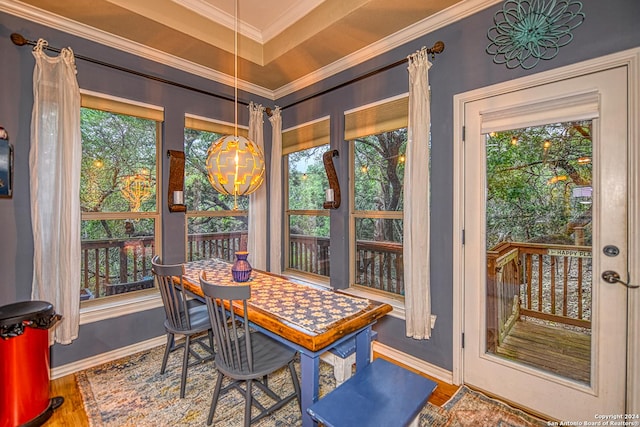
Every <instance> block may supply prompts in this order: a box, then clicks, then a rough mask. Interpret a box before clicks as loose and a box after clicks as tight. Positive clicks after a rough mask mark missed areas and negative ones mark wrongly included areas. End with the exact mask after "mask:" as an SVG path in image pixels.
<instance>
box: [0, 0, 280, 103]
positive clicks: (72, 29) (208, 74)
mask: <svg viewBox="0 0 640 427" xmlns="http://www.w3.org/2000/svg"><path fill="white" fill-rule="evenodd" d="M0 11H2V12H6V13H9V14H11V15H14V16H17V17H19V18H23V19H26V20H28V21H31V22H35V23H36V24H41V25H44V26H47V27H50V28H54V29H56V30H60V31H63V32H65V33H68V34H71V35H74V36H78V37H82V38H84V39H87V40H90V41H92V42H96V43H100V44H103V45H105V46H109V47H112V48H114V49H118V50H121V51H123V52H126V53H131V54H134V55H137V56H139V57H141V58H144V59H148V60H151V61H154V62H158V63H160V64H163V65H168V66H170V67H172V68H175V69H178V70H180V71H184V72H187V73H190V74H193V75H196V76H200V77H203V78H205V79H208V80H213V81H216V82H219V83H222V84H225V85H227V86H231V87H233V86H234V84H235V80H234V77H233V76H230V75H228V74H224V73H221V72H218V71H215V70H212V69H211V68H208V67H205V66H202V65H199V64H196V63H194V62H190V61H187V60H185V59H184V58H178V57H176V56H173V55H169V54H167V53H165V52H161V51H159V50H157V49H153V48H150V47H148V46H145V45H142V44H140V43H136V42H133V41H131V40H128V39H125V38H123V37H120V36H116V35H113V34H110V33H107V32H105V31H101V30H97V29H96V28H93V27H89V26H88V25H84V24H81V23H78V22H76V21H72V20H70V19H67V18H65V17H62V16H60V15H56V14H53V13H51V12H48V11H44V10H42V9H39V8H36V7H33V6H31V5H27V4H25V3H22V2H19V1H11V0H0ZM56 47H57V46H56ZM238 89H240V90H243V91H246V92H249V93H252V94H254V95H258V96H262V97H264V98H268V99H274V98H273V91H272V90H269V89H266V88H263V87H261V86H258V85H255V84H252V83H249V82H246V81H244V80H238Z"/></svg>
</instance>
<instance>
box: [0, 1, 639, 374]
mask: <svg viewBox="0 0 640 427" xmlns="http://www.w3.org/2000/svg"><path fill="white" fill-rule="evenodd" d="M583 5H584V12H585V14H586V19H585V21H584V23H583V24H582V25H581V26H580V27H578V28H577V29H576V30H574V32H573V33H574V36H575V38H574V40H573V41H572V42H571V43H570V44H569V45H567V46H565V47H563V48H561V49H560V53H559V55H558V56H557V57H556V58H554V59H553V60H550V61H541V62H540V63H539V64H538V65H537V66H536V67H535V68H534V69H533V70H530V71H524V70H522V69H515V70H508V69H506V67H505V66H504V65H496V64H494V63H493V62H492V58H491V56H489V55H488V54H486V53H485V48H486V46H487V44H488V40H487V38H486V32H487V30H488V28H489V27H490V26H492V25H493V14H494V13H495V11H497V10H498V9H499V8H500V7H501V6H500V5H496V6H492V7H490V8H489V9H487V10H484V11H481V12H479V13H477V14H476V15H474V16H472V17H469V18H466V19H464V20H462V21H459V22H456V23H454V24H452V25H449V26H447V27H445V28H442V29H439V30H437V31H434V32H433V33H432V34H428V35H426V36H424V37H421V38H420V39H417V40H414V41H412V42H410V43H407V44H406V45H405V46H402V47H400V48H397V49H395V50H394V51H392V52H388V53H387V54H384V55H381V56H379V57H377V58H374V59H373V60H370V61H368V62H367V63H364V64H361V65H359V66H357V67H354V68H353V69H350V70H347V71H345V72H342V73H340V74H338V75H336V76H333V77H331V78H329V79H327V80H325V81H323V82H320V83H318V84H315V85H313V86H311V87H308V88H305V89H303V90H301V91H299V92H297V93H295V94H292V95H289V96H286V97H284V98H282V99H279V100H277V101H276V102H268V101H267V100H264V99H260V98H259V97H254V96H251V97H249V96H248V95H246V94H242V93H241V95H240V97H241V99H244V100H246V101H248V100H253V101H255V102H258V103H261V104H263V105H265V106H273V105H279V106H282V107H283V112H282V117H283V128H288V127H291V126H294V125H296V124H299V123H303V122H306V121H309V120H313V119H317V118H319V117H322V116H326V115H330V116H331V129H332V130H331V132H332V135H331V137H332V138H331V139H332V146H333V148H337V149H338V150H339V151H340V157H338V158H336V159H335V162H336V165H337V171H338V175H339V179H340V184H341V188H342V189H343V194H345V192H346V189H347V188H348V185H349V184H348V181H347V180H348V165H349V158H348V147H347V144H346V143H345V142H344V141H343V125H344V123H343V112H344V111H345V110H348V109H350V108H354V107H357V106H359V105H363V104H367V103H370V102H374V101H377V100H380V99H385V98H388V97H391V96H394V95H397V94H400V93H404V92H407V90H408V83H407V81H408V76H407V71H406V66H404V65H402V66H398V67H395V68H393V69H391V70H388V71H385V72H383V73H380V74H376V75H375V76H372V77H368V78H366V79H363V80H361V81H359V82H357V83H354V84H351V85H349V86H346V87H344V88H341V89H338V90H335V91H332V92H329V93H327V94H325V95H323V96H320V97H317V98H314V99H311V100H308V101H305V102H302V103H300V104H298V105H295V106H292V107H287V106H288V105H290V104H291V103H293V102H295V101H297V100H300V99H303V98H305V97H306V96H308V95H310V94H313V93H318V92H321V91H323V90H325V89H328V88H331V87H334V86H335V85H337V84H340V83H342V82H345V81H348V80H350V79H352V78H354V77H357V76H360V75H363V74H366V73H367V72H369V71H371V70H375V69H378V68H380V67H383V66H386V65H387V64H390V63H394V62H396V61H398V60H400V59H403V58H405V57H406V56H407V55H409V54H411V53H413V52H415V51H416V50H418V49H419V48H421V47H422V46H431V45H432V44H433V43H434V42H435V41H436V40H442V41H444V43H445V44H446V49H445V52H444V53H443V54H441V55H438V56H437V57H436V58H435V60H434V61H433V67H432V68H431V70H430V72H429V78H430V83H431V88H432V110H431V121H432V125H431V131H432V153H431V155H432V169H431V185H432V211H431V230H432V234H431V236H430V239H431V248H432V249H431V292H432V309H433V312H434V314H437V315H438V321H437V323H436V328H435V329H434V331H433V336H432V338H431V339H430V340H428V341H417V340H413V339H408V338H405V337H404V322H403V321H400V320H398V319H395V318H391V317H389V316H387V317H386V318H385V319H384V320H382V321H381V322H379V324H378V325H377V327H376V329H377V330H378V332H379V341H381V342H382V343H384V344H387V345H390V346H392V347H395V348H398V349H399V350H401V351H404V352H407V353H409V354H411V355H413V356H415V357H418V358H420V359H423V360H425V361H428V362H430V363H433V364H435V365H437V366H440V367H442V368H445V369H451V368H452V359H453V355H452V345H453V339H454V337H453V336H452V322H453V318H452V306H453V297H452V279H451V277H452V268H453V267H452V247H453V241H452V234H453V230H452V217H453V211H452V209H453V201H452V195H453V188H452V181H453V176H452V167H453V144H454V143H456V142H455V141H453V96H454V95H455V94H457V93H461V92H465V91H468V90H472V89H476V88H479V87H483V86H487V85H490V84H494V83H499V82H503V81H507V80H511V79H514V78H518V77H521V76H524V75H528V74H532V73H537V72H540V71H544V70H549V69H553V68H557V67H560V66H564V65H567V64H572V63H575V62H578V61H583V60H586V59H591V58H595V57H598V56H601V55H605V54H609V53H613V52H617V51H620V50H624V49H629V48H632V47H638V46H640V28H639V27H638V25H637V23H636V21H637V18H638V17H640V2H638V1H637V0H609V1H607V2H603V1H600V0H584V1H583ZM12 32H19V33H21V34H23V35H24V36H25V37H27V38H29V39H37V38H38V37H43V38H45V39H47V40H49V42H50V43H51V45H53V46H58V47H61V46H67V45H70V46H72V48H73V50H74V52H76V54H79V55H84V56H89V57H93V58H98V59H101V60H102V61H105V62H110V63H114V64H118V65H120V66H124V67H127V68H132V69H136V70H139V71H142V72H146V73H149V74H154V75H157V76H161V77H163V78H167V79H169V80H175V81H179V82H180V83H183V84H187V85H192V86H196V87H198V88H200V89H203V90H206V91H210V92H216V93H222V94H225V95H226V96H230V97H232V96H233V89H232V88H229V87H225V86H223V85H220V84H218V83H216V82H211V81H208V80H205V79H202V78H199V77H197V76H191V75H188V74H186V73H183V72H180V71H178V70H175V69H172V68H170V67H166V66H164V65H162V64H157V63H153V62H150V61H147V60H143V59H140V58H138V57H136V56H133V55H129V54H126V53H123V52H120V51H117V50H114V49H110V48H108V47H105V46H100V45H97V44H95V43H91V42H88V41H86V40H83V39H79V38H76V37H73V36H70V35H68V34H65V33H62V32H59V31H56V30H53V29H50V28H46V27H43V26H41V25H37V24H35V23H31V22H28V21H25V20H22V19H19V18H16V17H13V16H10V15H7V14H2V15H0V52H1V53H2V61H0V82H1V83H0V84H1V85H2V86H1V87H0V93H1V94H2V95H1V96H0V126H3V127H4V128H5V129H7V131H8V132H9V135H10V138H11V140H10V141H11V143H12V144H13V145H14V147H15V151H16V156H15V161H16V170H15V180H14V184H15V186H14V197H13V198H12V199H0V224H1V225H0V233H1V235H2V239H1V240H0V255H1V256H0V273H1V274H0V277H2V279H0V305H3V304H7V303H11V302H14V301H19V300H27V299H29V297H30V288H31V275H32V265H31V264H32V256H33V245H32V241H31V239H32V236H31V221H30V210H29V183H28V180H29V178H28V152H29V123H30V116H31V105H32V102H33V97H32V93H31V76H32V72H33V58H32V56H31V54H30V52H29V49H28V48H26V47H22V48H19V47H16V46H15V45H13V44H12V43H11V41H10V40H9V34H11V33H12ZM77 66H78V81H79V83H80V87H81V88H83V89H88V90H93V91H97V92H103V93H109V94H112V95H115V96H120V97H123V98H129V99H134V100H138V101H142V102H147V103H151V104H156V105H161V106H164V107H165V123H164V129H163V133H164V142H163V147H162V151H163V152H164V151H166V150H167V149H176V150H181V149H182V128H183V116H184V113H185V112H189V113H194V114H198V115H202V116H207V117H212V118H218V119H221V120H227V121H233V108H232V107H233V106H232V103H229V102H226V101H221V100H218V99H216V98H212V97H209V96H206V95H201V94H198V93H195V92H190V91H186V90H183V89H179V88H176V87H173V86H169V85H166V84H162V83H158V82H153V81H150V80H145V79H142V78H140V77H136V76H132V75H128V74H125V73H122V72H118V71H114V70H110V69H106V68H104V67H100V66H97V65H92V64H90V63H86V62H83V61H81V60H78V61H77ZM240 113H241V118H240V122H241V123H247V120H248V118H247V117H248V115H247V111H246V109H245V108H240ZM270 140H271V134H270V125H269V123H268V121H267V120H266V118H265V143H266V144H269V142H270ZM265 151H266V153H267V154H268V153H269V151H270V150H269V148H268V147H267V149H266V150H265ZM162 157H163V161H165V164H164V165H163V168H164V172H165V181H164V182H163V190H161V191H162V194H166V191H165V189H166V185H167V183H166V172H167V164H166V160H164V159H166V156H162ZM345 195H346V194H345ZM343 197H344V196H343ZM348 205H349V203H348V200H346V199H343V203H342V205H341V207H340V208H339V209H337V210H335V211H331V261H332V262H331V264H332V265H331V275H332V276H331V280H332V284H333V285H334V286H337V287H345V286H347V285H348V265H347V264H346V263H345V262H344V260H345V259H348V241H347V236H348V209H347V206H348ZM162 208H163V215H164V218H163V220H164V225H163V242H162V243H163V252H164V257H165V258H166V259H167V260H169V261H181V260H182V259H183V248H184V245H183V239H184V237H183V227H184V216H183V215H182V214H177V213H172V214H169V213H168V211H167V208H166V204H163V207H162ZM162 318H163V314H162V312H161V310H160V309H158V310H150V311H148V312H144V313H138V314H132V315H128V316H123V317H121V318H118V319H111V320H106V321H103V322H97V323H93V324H88V325H84V326H82V327H81V328H80V337H79V339H78V340H76V341H75V342H74V343H73V344H71V345H68V346H60V345H55V346H54V348H53V351H52V363H53V366H59V365H63V364H66V363H70V362H72V361H75V360H81V359H83V358H86V357H90V356H93V355H97V354H100V353H103V352H106V351H109V350H113V349H116V348H119V347H122V346H126V345H129V344H133V343H136V342H138V341H141V340H145V339H149V338H152V337H155V336H158V335H161V334H162V333H163V330H162Z"/></svg>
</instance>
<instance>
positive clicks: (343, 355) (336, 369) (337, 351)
mask: <svg viewBox="0 0 640 427" xmlns="http://www.w3.org/2000/svg"><path fill="white" fill-rule="evenodd" d="M376 338H378V333H377V332H376V331H374V330H373V329H372V330H371V341H375V340H376ZM321 357H322V360H324V361H325V362H327V363H329V364H330V365H331V366H333V376H334V377H335V379H336V387H338V386H339V385H340V384H342V383H343V382H345V381H346V380H347V379H349V377H351V370H352V367H353V364H354V363H356V339H355V337H354V338H351V339H349V340H347V341H345V342H343V343H341V344H338V345H337V346H335V347H333V348H331V349H330V350H329V351H328V352H327V353H325V354H323V355H322V356H321Z"/></svg>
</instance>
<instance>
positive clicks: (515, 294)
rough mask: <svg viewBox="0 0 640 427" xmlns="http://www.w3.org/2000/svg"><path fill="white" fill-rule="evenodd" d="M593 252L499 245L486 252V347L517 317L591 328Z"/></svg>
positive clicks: (497, 340)
mask: <svg viewBox="0 0 640 427" xmlns="http://www.w3.org/2000/svg"><path fill="white" fill-rule="evenodd" d="M591 271H592V270H591V247H589V246H574V245H553V244H542V243H518V242H503V243H500V244H499V245H497V246H496V247H494V248H493V249H492V250H490V251H487V287H488V289H487V331H488V332H487V344H488V345H489V346H490V348H493V347H494V346H496V345H498V344H499V343H500V342H501V341H502V339H503V338H504V337H505V335H506V334H507V333H508V331H509V329H510V328H511V326H512V325H513V322H515V320H517V319H518V318H519V317H521V316H527V317H533V318H537V319H541V320H545V321H551V322H557V323H560V324H564V325H571V326H577V327H581V328H587V329H589V328H591V311H590V309H589V304H588V301H590V295H591Z"/></svg>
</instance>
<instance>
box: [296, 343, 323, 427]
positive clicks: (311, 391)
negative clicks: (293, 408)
mask: <svg viewBox="0 0 640 427" xmlns="http://www.w3.org/2000/svg"><path fill="white" fill-rule="evenodd" d="M300 375H301V377H302V378H301V379H300V389H301V390H300V393H301V394H302V402H300V403H301V406H302V426H303V427H313V426H315V425H317V424H316V422H315V421H313V419H312V418H311V416H309V414H307V408H308V407H309V406H311V405H312V404H313V403H314V402H316V401H317V400H318V393H319V392H318V388H319V386H320V379H319V378H320V357H319V355H316V356H315V357H314V356H312V355H309V354H305V353H302V352H301V353H300Z"/></svg>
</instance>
